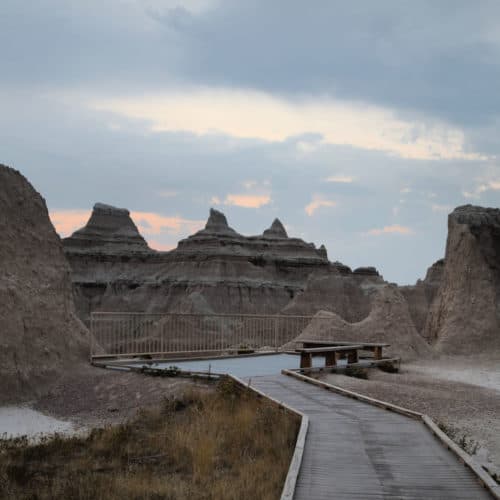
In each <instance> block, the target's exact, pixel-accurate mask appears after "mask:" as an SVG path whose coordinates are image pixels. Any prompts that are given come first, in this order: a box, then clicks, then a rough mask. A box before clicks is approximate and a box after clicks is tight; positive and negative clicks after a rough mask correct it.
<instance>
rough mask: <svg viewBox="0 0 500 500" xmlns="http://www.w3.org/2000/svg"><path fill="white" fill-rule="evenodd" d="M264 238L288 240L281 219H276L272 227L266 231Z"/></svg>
mask: <svg viewBox="0 0 500 500" xmlns="http://www.w3.org/2000/svg"><path fill="white" fill-rule="evenodd" d="M263 236H264V237H267V238H288V234H286V229H285V226H283V224H282V223H281V221H280V220H279V219H274V221H273V223H272V224H271V227H270V228H269V229H266V230H265V231H264V234H263Z"/></svg>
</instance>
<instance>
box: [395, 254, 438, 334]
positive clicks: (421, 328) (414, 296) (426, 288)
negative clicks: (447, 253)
mask: <svg viewBox="0 0 500 500" xmlns="http://www.w3.org/2000/svg"><path fill="white" fill-rule="evenodd" d="M443 275H444V259H440V260H438V261H437V262H435V263H434V264H433V265H432V266H431V267H429V269H428V270H427V274H426V275H425V278H424V279H423V280H418V281H417V283H416V284H415V285H413V286H402V287H400V291H401V293H402V294H403V296H404V297H405V299H406V300H407V302H408V307H409V310H410V314H411V317H412V320H413V323H414V324H415V328H416V329H417V331H418V332H419V333H420V334H421V335H422V336H425V335H426V330H425V325H426V322H427V316H428V314H429V310H430V308H431V306H432V304H433V302H434V299H435V298H436V295H437V293H438V290H439V287H440V286H441V283H442V281H443Z"/></svg>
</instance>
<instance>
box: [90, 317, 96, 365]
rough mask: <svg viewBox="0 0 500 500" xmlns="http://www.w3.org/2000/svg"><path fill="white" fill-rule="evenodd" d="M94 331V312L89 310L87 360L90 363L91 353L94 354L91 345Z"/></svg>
mask: <svg viewBox="0 0 500 500" xmlns="http://www.w3.org/2000/svg"><path fill="white" fill-rule="evenodd" d="M94 331H95V327H94V313H93V312H91V313H90V333H89V361H90V363H91V364H92V357H93V354H94V345H93V342H92V339H93V337H94Z"/></svg>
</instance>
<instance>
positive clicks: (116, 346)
mask: <svg viewBox="0 0 500 500" xmlns="http://www.w3.org/2000/svg"><path fill="white" fill-rule="evenodd" d="M325 321H328V323H330V319H329V318H318V317H317V316H316V317H314V318H313V317H312V316H288V315H274V316H272V315H248V314H176V313H163V314H149V313H121V312H93V313H92V314H91V319H90V329H91V333H92V335H91V336H90V337H91V343H90V357H91V359H93V358H94V357H99V356H145V355H160V354H167V353H188V352H189V353H190V352H210V351H227V350H245V349H249V350H250V349H269V350H273V349H274V350H279V349H280V348H281V347H282V346H283V345H285V344H287V343H289V342H291V341H292V340H294V339H295V338H296V337H297V336H298V335H300V333H301V332H302V331H303V330H304V329H305V328H306V327H308V325H311V324H312V323H311V322H320V323H324V322H325Z"/></svg>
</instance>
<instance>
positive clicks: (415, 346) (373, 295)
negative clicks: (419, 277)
mask: <svg viewBox="0 0 500 500" xmlns="http://www.w3.org/2000/svg"><path fill="white" fill-rule="evenodd" d="M369 298H370V306H369V307H370V312H369V314H368V316H367V317H366V318H364V319H363V320H362V321H358V322H354V323H351V322H348V321H345V320H344V319H343V318H342V317H340V316H339V315H338V314H335V313H331V312H326V311H320V312H318V313H317V314H316V316H315V317H314V319H312V320H311V322H310V323H309V325H308V326H307V328H306V329H305V330H304V331H303V332H302V334H301V335H300V336H298V337H297V338H296V339H295V341H301V340H306V339H309V340H314V339H316V340H336V341H345V340H349V341H354V342H387V343H388V344H390V347H389V348H387V349H386V354H387V355H389V356H398V357H399V356H400V357H402V358H403V359H404V360H410V359H414V358H417V357H421V356H428V355H430V354H431V349H430V347H429V346H428V344H427V343H426V342H425V340H424V339H422V337H421V336H420V335H419V334H418V332H417V330H416V329H415V325H414V324H413V321H412V319H411V316H410V312H409V310H408V304H407V302H406V300H405V298H404V297H403V295H402V294H401V293H400V291H399V290H398V287H397V286H395V285H378V286H373V287H371V289H370V291H369Z"/></svg>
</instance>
